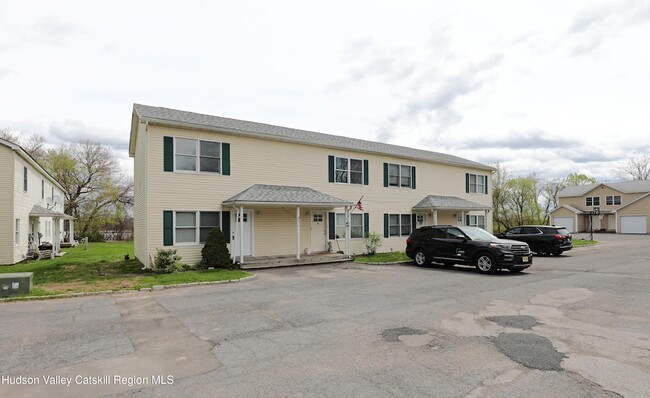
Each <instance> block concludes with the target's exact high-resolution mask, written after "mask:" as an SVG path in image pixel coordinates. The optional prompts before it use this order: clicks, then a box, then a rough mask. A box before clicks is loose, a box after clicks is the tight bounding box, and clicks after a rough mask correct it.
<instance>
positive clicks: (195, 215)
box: [174, 211, 221, 245]
mask: <svg viewBox="0 0 650 398" xmlns="http://www.w3.org/2000/svg"><path fill="white" fill-rule="evenodd" d="M214 228H221V212H218V211H176V212H174V243H175V244H180V245H189V244H199V243H205V242H206V241H207V240H208V235H210V232H211V231H212V230H213V229H214ZM197 239H198V241H197Z"/></svg>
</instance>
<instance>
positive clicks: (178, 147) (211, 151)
mask: <svg viewBox="0 0 650 398" xmlns="http://www.w3.org/2000/svg"><path fill="white" fill-rule="evenodd" d="M174 168H175V170H176V171H189V172H201V173H221V143H220V142H215V141H203V140H194V139H189V138H178V137H177V138H175V145H174Z"/></svg>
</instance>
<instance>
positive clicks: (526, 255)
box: [406, 225, 533, 274]
mask: <svg viewBox="0 0 650 398" xmlns="http://www.w3.org/2000/svg"><path fill="white" fill-rule="evenodd" d="M406 255H407V256H408V257H410V258H412V259H413V261H415V263H416V264H417V265H429V264H431V262H432V261H434V262H437V263H443V264H445V265H454V264H463V265H475V266H476V268H478V270H479V271H480V272H482V273H484V274H493V273H494V272H496V270H497V269H500V268H507V269H508V270H510V271H512V272H519V271H522V270H524V269H526V268H528V267H530V266H531V265H533V254H532V253H531V251H530V248H529V247H528V245H527V244H526V243H522V242H517V241H513V240H505V239H499V238H497V237H496V236H494V235H492V234H491V233H489V232H487V231H486V230H484V229H481V228H477V227H455V226H452V225H437V226H433V227H422V228H418V229H416V230H415V231H413V233H412V234H411V236H409V238H408V239H407V240H406Z"/></svg>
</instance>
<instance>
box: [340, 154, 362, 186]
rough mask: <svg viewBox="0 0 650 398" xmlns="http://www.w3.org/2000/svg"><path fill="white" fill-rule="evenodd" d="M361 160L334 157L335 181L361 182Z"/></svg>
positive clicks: (344, 182)
mask: <svg viewBox="0 0 650 398" xmlns="http://www.w3.org/2000/svg"><path fill="white" fill-rule="evenodd" d="M363 173H364V170H363V160H361V159H350V158H339V157H336V158H335V159H334V175H335V180H334V181H335V182H337V183H341V184H363Z"/></svg>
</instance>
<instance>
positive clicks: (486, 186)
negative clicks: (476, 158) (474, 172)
mask: <svg viewBox="0 0 650 398" xmlns="http://www.w3.org/2000/svg"><path fill="white" fill-rule="evenodd" d="M485 194H486V195H487V194H488V176H485Z"/></svg>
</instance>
